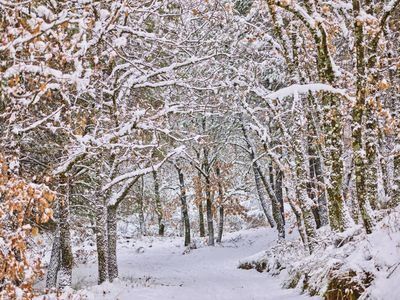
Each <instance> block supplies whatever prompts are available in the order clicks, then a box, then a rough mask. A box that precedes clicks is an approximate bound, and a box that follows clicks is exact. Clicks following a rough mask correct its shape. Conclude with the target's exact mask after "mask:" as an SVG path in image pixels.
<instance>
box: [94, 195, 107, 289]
mask: <svg viewBox="0 0 400 300" xmlns="http://www.w3.org/2000/svg"><path fill="white" fill-rule="evenodd" d="M98 201H100V199H98ZM106 223H107V208H106V206H105V205H104V202H103V203H99V204H98V205H97V207H96V247H97V265H98V274H99V278H98V283H99V284H101V283H103V282H104V281H106V280H107V277H108V266H107V260H108V259H107V227H106V226H107V224H106Z"/></svg>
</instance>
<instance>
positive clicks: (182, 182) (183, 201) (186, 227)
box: [176, 166, 190, 246]
mask: <svg viewBox="0 0 400 300" xmlns="http://www.w3.org/2000/svg"><path fill="white" fill-rule="evenodd" d="M176 169H177V171H178V177H179V187H180V190H181V197H180V198H181V204H182V216H183V225H184V232H185V246H188V245H189V244H190V220H189V213H188V207H187V202H186V187H185V179H184V177H183V173H182V170H181V169H180V168H179V167H178V166H176Z"/></svg>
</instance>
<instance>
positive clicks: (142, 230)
mask: <svg viewBox="0 0 400 300" xmlns="http://www.w3.org/2000/svg"><path fill="white" fill-rule="evenodd" d="M141 189H142V190H141V193H140V197H139V198H138V206H139V229H140V234H141V235H146V224H145V220H144V207H143V206H144V205H143V202H144V176H142V185H141Z"/></svg>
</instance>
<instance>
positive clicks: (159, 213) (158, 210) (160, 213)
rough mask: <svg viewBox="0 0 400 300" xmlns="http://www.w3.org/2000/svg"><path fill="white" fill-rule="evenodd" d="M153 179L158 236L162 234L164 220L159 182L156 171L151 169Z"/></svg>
mask: <svg viewBox="0 0 400 300" xmlns="http://www.w3.org/2000/svg"><path fill="white" fill-rule="evenodd" d="M152 173H153V179H154V194H155V197H156V214H157V217H158V234H159V235H160V236H164V230H165V225H164V220H163V210H162V205H161V197H160V184H159V182H158V176H157V171H155V170H154V171H153V172H152Z"/></svg>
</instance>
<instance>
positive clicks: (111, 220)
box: [107, 205, 118, 282]
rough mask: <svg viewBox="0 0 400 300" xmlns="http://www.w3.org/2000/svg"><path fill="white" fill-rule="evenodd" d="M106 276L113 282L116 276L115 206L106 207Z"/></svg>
mask: <svg viewBox="0 0 400 300" xmlns="http://www.w3.org/2000/svg"><path fill="white" fill-rule="evenodd" d="M107 232H108V249H107V252H108V277H109V279H110V282H113V280H114V279H115V278H117V277H118V262H117V206H115V205H112V206H108V207H107Z"/></svg>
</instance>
